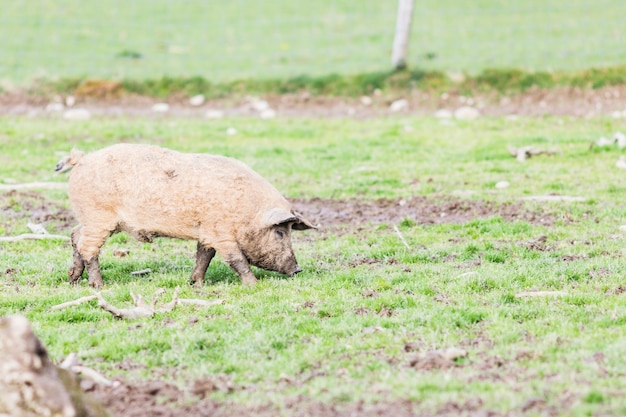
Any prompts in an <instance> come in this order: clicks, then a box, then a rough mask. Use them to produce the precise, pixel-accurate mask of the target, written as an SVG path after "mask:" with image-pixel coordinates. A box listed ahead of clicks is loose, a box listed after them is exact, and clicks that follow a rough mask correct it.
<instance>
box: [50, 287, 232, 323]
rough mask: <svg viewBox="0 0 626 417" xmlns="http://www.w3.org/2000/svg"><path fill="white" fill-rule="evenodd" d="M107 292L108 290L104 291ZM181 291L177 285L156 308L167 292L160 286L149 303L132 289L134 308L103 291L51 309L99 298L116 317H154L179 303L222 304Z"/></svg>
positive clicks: (168, 310) (100, 303)
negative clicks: (116, 302)
mask: <svg viewBox="0 0 626 417" xmlns="http://www.w3.org/2000/svg"><path fill="white" fill-rule="evenodd" d="M103 292H106V291H103ZM179 293H180V287H176V289H175V290H174V294H173V295H172V301H170V302H169V303H167V304H165V305H163V307H161V308H156V304H157V301H158V300H159V298H160V297H161V296H162V295H163V294H165V290H164V289H163V288H159V289H158V290H157V291H156V293H155V294H154V298H153V301H152V303H150V304H148V303H146V302H145V301H144V299H143V297H142V296H141V295H139V294H137V295H136V294H134V293H133V292H132V291H131V292H130V296H131V298H132V299H133V303H134V304H135V307H133V308H117V307H115V306H114V305H112V304H110V303H109V302H108V301H106V300H105V299H104V297H103V296H102V293H101V292H98V293H95V294H93V295H88V296H86V297H81V298H79V299H77V300H73V301H68V302H65V303H62V304H58V305H55V306H53V307H51V310H61V309H63V308H67V307H72V306H76V305H79V304H82V303H87V302H89V301H92V300H98V306H99V307H100V308H102V309H103V310H105V311H108V312H109V313H111V314H112V315H113V316H114V317H117V318H120V319H128V320H133V319H138V318H144V317H154V315H155V314H156V313H169V312H170V311H172V310H174V309H175V308H176V306H177V305H178V304H191V305H197V306H200V307H211V306H214V305H217V304H222V303H223V302H224V301H223V300H211V301H209V300H200V299H195V298H182V299H180V298H178V294H179Z"/></svg>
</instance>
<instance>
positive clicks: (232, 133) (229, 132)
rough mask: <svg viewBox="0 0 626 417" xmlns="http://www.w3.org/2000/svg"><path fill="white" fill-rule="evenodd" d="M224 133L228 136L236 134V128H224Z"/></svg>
mask: <svg viewBox="0 0 626 417" xmlns="http://www.w3.org/2000/svg"><path fill="white" fill-rule="evenodd" d="M226 134H227V135H229V136H233V135H236V134H237V129H235V128H234V127H229V128H228V129H226Z"/></svg>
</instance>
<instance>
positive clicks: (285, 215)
mask: <svg viewBox="0 0 626 417" xmlns="http://www.w3.org/2000/svg"><path fill="white" fill-rule="evenodd" d="M297 221H298V217H297V216H296V215H295V214H293V213H292V212H290V211H287V210H285V209H279V208H276V209H272V210H270V211H268V212H267V213H266V214H265V224H266V225H267V226H270V227H271V226H279V225H284V224H287V223H295V222H297Z"/></svg>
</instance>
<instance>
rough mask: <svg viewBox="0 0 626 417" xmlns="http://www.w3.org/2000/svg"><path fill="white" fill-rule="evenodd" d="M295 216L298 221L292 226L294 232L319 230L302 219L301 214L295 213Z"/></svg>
mask: <svg viewBox="0 0 626 417" xmlns="http://www.w3.org/2000/svg"><path fill="white" fill-rule="evenodd" d="M293 214H294V215H295V216H296V219H297V220H296V221H295V222H294V224H293V226H292V229H293V230H307V229H317V227H316V226H315V225H313V223H311V222H310V221H308V220H307V219H305V218H304V217H302V215H300V213H298V212H295V211H294V212H293Z"/></svg>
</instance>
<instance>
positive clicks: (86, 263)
mask: <svg viewBox="0 0 626 417" xmlns="http://www.w3.org/2000/svg"><path fill="white" fill-rule="evenodd" d="M56 170H57V171H60V172H62V171H67V170H70V172H69V180H68V194H69V200H70V204H71V207H72V209H73V211H74V213H75V215H76V218H77V219H78V223H79V224H78V225H77V226H76V227H75V228H74V229H73V230H72V234H71V242H72V247H73V263H72V266H71V268H70V270H69V273H68V275H69V281H70V283H72V284H75V283H77V282H78V281H79V280H80V278H81V276H82V274H83V271H84V270H85V268H86V269H87V275H88V278H89V285H90V286H92V287H96V288H100V287H101V286H102V285H103V281H102V275H101V272H100V266H99V262H98V255H99V253H100V249H101V247H102V245H103V244H104V242H105V241H106V239H107V238H108V237H109V236H110V235H112V234H113V233H116V232H121V231H124V232H127V233H129V234H130V235H132V236H133V237H135V238H136V239H138V240H140V241H142V242H151V241H152V240H153V239H154V238H155V237H160V236H163V237H172V238H179V239H191V240H196V241H198V245H197V252H196V264H195V266H194V268H193V272H192V274H191V280H192V281H193V282H194V283H195V285H196V286H201V285H202V284H203V282H204V276H205V273H206V271H207V269H208V267H209V264H210V263H211V260H212V259H213V257H214V256H215V254H216V253H218V254H219V255H220V256H221V257H222V258H223V259H224V261H225V262H226V263H227V264H228V265H229V266H230V267H231V268H232V269H233V270H234V271H235V272H236V273H237V275H239V277H240V278H241V280H242V282H243V283H244V284H255V283H256V282H257V279H256V277H255V276H254V274H253V273H252V271H251V269H250V265H254V266H256V267H259V268H263V269H266V270H270V271H275V272H279V273H282V274H286V275H289V276H293V275H295V274H297V273H299V272H301V269H300V267H299V266H298V262H297V261H296V257H295V255H294V252H293V249H292V246H291V231H292V230H306V229H312V228H315V226H314V225H313V224H311V222H309V221H308V220H306V219H304V218H303V217H302V216H301V215H300V214H298V213H297V212H296V211H294V209H293V207H292V206H291V204H290V203H289V202H288V201H287V200H286V199H285V198H284V197H283V195H282V194H280V193H279V192H278V190H276V188H274V187H273V186H272V185H271V184H270V183H269V182H267V181H266V180H265V179H264V178H263V177H261V176H260V175H259V174H257V173H256V172H255V171H253V170H252V169H251V168H250V167H248V166H247V165H246V164H244V163H243V162H241V161H238V160H235V159H232V158H228V157H225V156H220V155H210V154H190V153H181V152H177V151H174V150H170V149H165V148H161V147H158V146H152V145H142V144H117V145H113V146H110V147H107V148H104V149H101V150H99V151H96V152H93V153H89V154H84V153H82V152H80V151H78V150H76V149H74V150H73V151H72V152H71V153H70V154H69V156H67V157H66V158H64V159H63V160H61V161H60V162H59V163H58V164H57V167H56Z"/></svg>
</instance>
